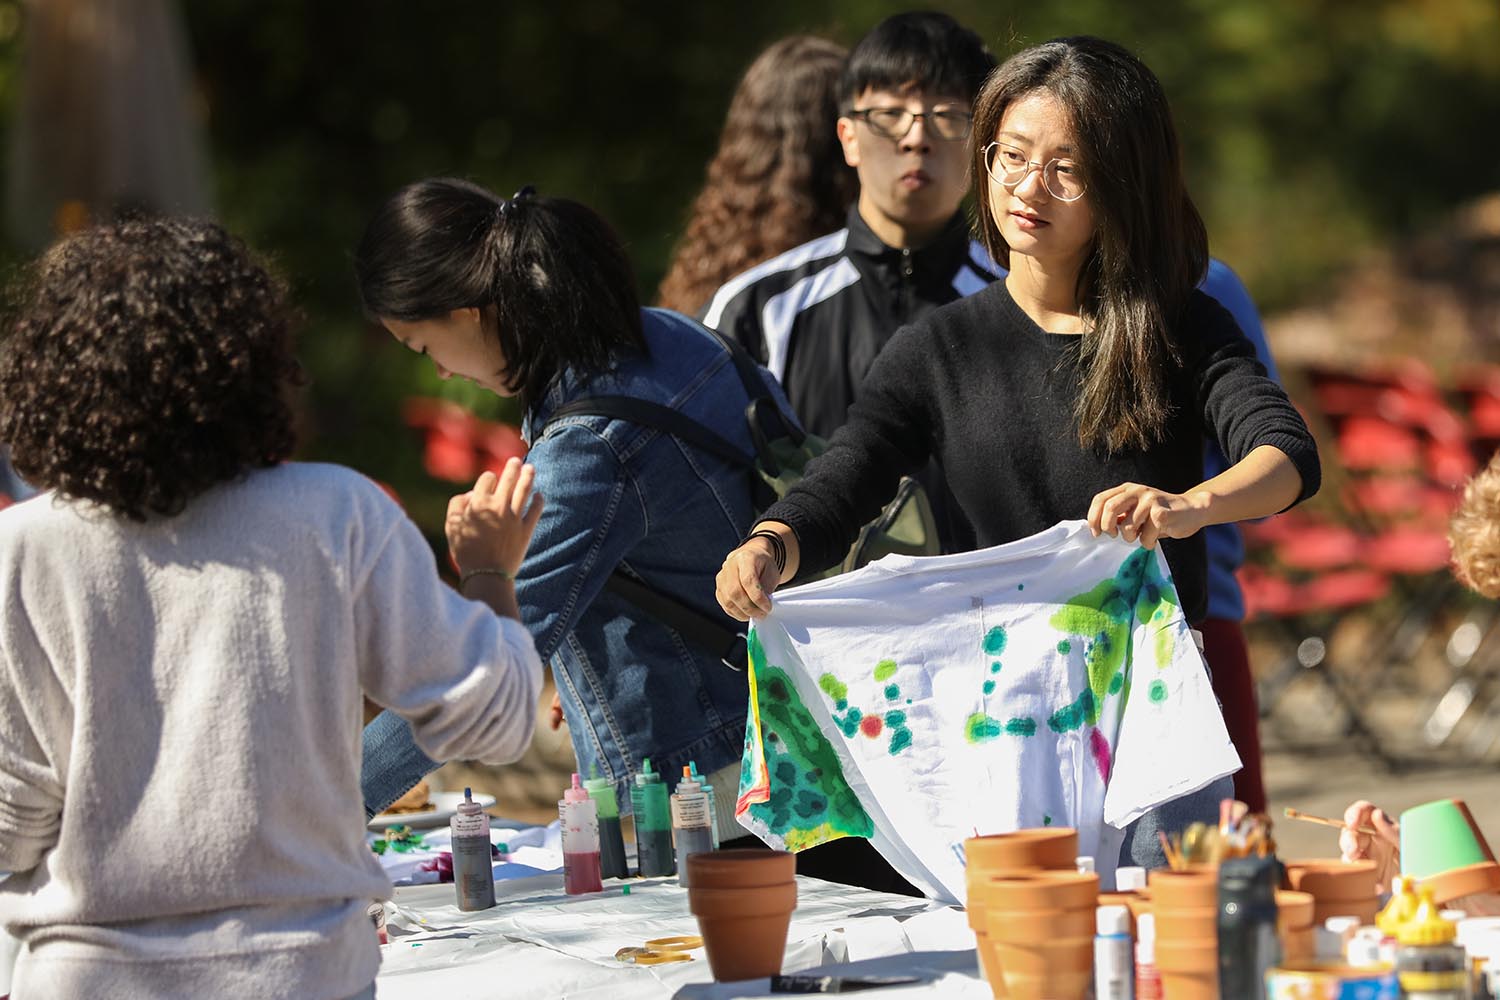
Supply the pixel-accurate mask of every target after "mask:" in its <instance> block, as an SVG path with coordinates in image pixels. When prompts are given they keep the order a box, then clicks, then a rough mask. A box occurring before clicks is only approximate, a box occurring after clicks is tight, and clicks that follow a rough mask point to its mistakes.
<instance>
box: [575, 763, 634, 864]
mask: <svg viewBox="0 0 1500 1000" xmlns="http://www.w3.org/2000/svg"><path fill="white" fill-rule="evenodd" d="M583 787H584V788H585V789H587V790H588V793H589V798H591V799H593V800H594V809H595V811H596V812H597V813H598V817H599V873H600V874H601V875H602V876H604V877H605V878H629V877H630V866H629V865H627V864H626V862H625V837H624V835H623V834H621V832H620V804H619V802H618V801H616V799H615V786H614V784H613V783H612V782H610V780H609V779H608V778H601V777H599V773H598V766H597V765H596V766H595V768H594V776H593V777H592V778H590V779H589V780H587V781H585V782H584V783H583Z"/></svg>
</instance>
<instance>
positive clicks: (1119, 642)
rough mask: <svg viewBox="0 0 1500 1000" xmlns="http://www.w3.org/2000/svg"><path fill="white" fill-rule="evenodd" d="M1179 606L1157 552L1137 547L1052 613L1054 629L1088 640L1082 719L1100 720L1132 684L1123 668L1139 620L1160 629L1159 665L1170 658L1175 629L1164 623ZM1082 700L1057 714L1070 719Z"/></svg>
mask: <svg viewBox="0 0 1500 1000" xmlns="http://www.w3.org/2000/svg"><path fill="white" fill-rule="evenodd" d="M1177 607H1179V602H1178V598H1177V589H1176V588H1175V587H1173V586H1172V582H1171V581H1170V580H1168V579H1167V578H1166V577H1165V576H1163V575H1162V573H1161V570H1160V569H1159V568H1158V565H1157V561H1156V553H1155V552H1154V551H1151V550H1148V549H1137V550H1136V551H1135V552H1132V553H1131V554H1130V556H1129V557H1128V558H1126V560H1125V561H1124V562H1123V563H1121V564H1120V568H1119V570H1117V571H1116V572H1115V575H1114V576H1113V577H1112V578H1111V579H1108V580H1101V581H1100V582H1099V583H1098V584H1097V585H1095V586H1094V587H1093V588H1092V589H1090V590H1088V591H1087V592H1085V593H1082V594H1077V595H1075V596H1073V597H1070V598H1068V599H1067V601H1065V602H1064V604H1063V606H1062V607H1061V608H1059V609H1058V611H1057V613H1056V614H1054V615H1053V616H1052V618H1051V621H1050V624H1051V625H1052V627H1053V628H1055V629H1058V630H1059V631H1061V632H1065V633H1067V634H1069V635H1074V636H1082V637H1083V638H1084V639H1085V642H1086V646H1085V652H1084V665H1085V668H1086V669H1087V670H1088V675H1089V690H1090V693H1091V697H1090V698H1089V699H1088V702H1087V711H1086V713H1085V717H1084V718H1083V719H1082V720H1080V722H1079V724H1081V723H1082V722H1088V723H1090V724H1092V723H1095V722H1097V721H1098V719H1099V711H1100V709H1101V708H1102V706H1103V704H1104V699H1105V698H1106V697H1107V696H1108V695H1110V694H1113V693H1116V692H1119V691H1121V690H1123V689H1125V685H1126V684H1128V678H1126V677H1125V673H1126V666H1127V663H1128V661H1129V658H1130V629H1131V626H1132V625H1133V624H1134V622H1135V621H1138V622H1140V623H1141V624H1142V625H1148V624H1149V625H1153V626H1156V627H1158V628H1160V629H1161V631H1160V632H1158V634H1157V637H1156V645H1155V650H1156V659H1157V666H1158V667H1162V666H1166V665H1167V663H1169V662H1171V653H1172V649H1173V641H1174V633H1173V632H1172V631H1170V630H1168V629H1166V628H1165V626H1166V624H1167V622H1169V621H1170V620H1171V619H1172V617H1173V615H1174V609H1176V608H1177ZM1059 649H1061V644H1059ZM1083 702H1084V699H1083V698H1082V696H1081V695H1080V697H1079V700H1078V701H1075V702H1074V704H1073V705H1072V706H1069V708H1066V709H1061V710H1059V711H1058V712H1057V713H1056V714H1055V715H1054V716H1053V719H1056V720H1058V721H1059V722H1070V721H1072V717H1071V716H1069V715H1068V714H1067V713H1068V712H1069V711H1070V710H1072V709H1076V708H1077V707H1078V706H1079V705H1080V704H1083ZM1053 728H1057V727H1056V726H1054V727H1053ZM1073 728H1076V726H1074V727H1073ZM1059 731H1061V730H1059Z"/></svg>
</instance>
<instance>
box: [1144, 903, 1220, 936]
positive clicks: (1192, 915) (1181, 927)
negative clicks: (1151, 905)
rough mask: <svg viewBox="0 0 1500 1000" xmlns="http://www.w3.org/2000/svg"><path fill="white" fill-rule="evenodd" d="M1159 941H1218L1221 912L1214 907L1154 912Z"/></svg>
mask: <svg viewBox="0 0 1500 1000" xmlns="http://www.w3.org/2000/svg"><path fill="white" fill-rule="evenodd" d="M1153 912H1154V913H1155V914H1156V939H1157V940H1158V941H1210V942H1213V941H1218V939H1219V911H1218V910H1217V909H1216V908H1214V907H1203V908H1201V909H1192V910H1162V909H1157V910H1155V911H1153Z"/></svg>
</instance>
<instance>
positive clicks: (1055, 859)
mask: <svg viewBox="0 0 1500 1000" xmlns="http://www.w3.org/2000/svg"><path fill="white" fill-rule="evenodd" d="M964 858H965V864H966V865H967V867H968V869H969V871H971V872H972V871H982V870H985V869H991V868H1050V869H1060V870H1067V871H1072V870H1073V866H1074V864H1075V863H1076V861H1077V859H1078V831H1077V830H1072V829H1069V828H1067V827H1042V828H1038V829H1031V830H1017V831H1015V832H1014V833H996V834H991V835H990V836H987V837H970V838H969V839H968V840H965V841H964Z"/></svg>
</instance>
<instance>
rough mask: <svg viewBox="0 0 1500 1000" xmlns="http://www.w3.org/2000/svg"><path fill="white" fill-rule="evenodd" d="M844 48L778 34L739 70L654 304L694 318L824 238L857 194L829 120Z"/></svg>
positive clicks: (854, 179) (840, 222)
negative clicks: (748, 276) (773, 261)
mask: <svg viewBox="0 0 1500 1000" xmlns="http://www.w3.org/2000/svg"><path fill="white" fill-rule="evenodd" d="M843 66H844V50H843V48H841V47H840V46H838V45H836V44H834V43H833V42H830V41H827V40H826V39H822V38H815V37H813V36H811V35H792V36H791V37H789V38H783V39H781V40H780V41H778V42H776V43H775V44H773V45H772V46H771V47H770V48H768V49H766V50H765V51H764V52H762V53H761V54H760V55H759V56H758V57H756V60H755V62H753V63H751V64H750V68H749V69H748V70H746V71H745V76H744V78H743V79H742V80H740V85H739V87H738V88H737V89H736V90H735V92H734V98H733V99H732V100H731V101H730V102H729V114H728V116H727V117H726V118H725V119H724V131H723V132H722V133H721V135H720V138H719V151H718V152H717V153H715V154H714V158H713V160H712V161H711V162H710V163H709V165H708V178H707V180H706V181H705V182H704V185H703V190H702V191H701V192H700V193H699V195H698V197H697V199H696V200H695V201H694V202H693V210H692V216H691V218H689V220H688V224H687V229H686V230H685V231H684V233H683V236H682V242H681V243H679V244H678V245H677V249H676V251H675V252H674V253H673V255H672V263H671V266H670V267H669V268H668V269H667V276H666V278H664V279H663V280H662V283H661V289H660V290H659V291H658V292H657V299H658V301H659V302H660V303H661V305H663V306H665V307H667V308H668V309H676V310H677V311H678V312H685V313H693V312H696V311H697V310H698V309H699V308H700V307H701V306H702V305H703V303H705V302H707V301H708V300H709V299H710V298H711V297H712V296H713V294H714V292H716V291H718V288H719V286H720V285H722V284H723V283H724V282H726V281H728V280H729V279H730V278H732V277H734V276H735V275H736V274H739V273H740V272H741V271H744V270H747V269H749V268H751V267H753V266H754V265H756V264H759V263H760V262H761V261H763V260H768V259H770V258H771V257H775V256H776V255H777V254H779V253H782V252H783V251H786V250H790V249H792V248H793V247H796V246H800V245H802V244H803V243H806V242H807V241H808V240H811V239H814V238H816V237H819V236H822V235H824V234H825V233H831V232H833V231H834V230H835V229H838V228H839V227H840V226H842V225H843V224H844V213H845V212H846V211H847V210H848V208H849V206H850V205H852V204H853V203H854V199H855V198H856V197H858V195H859V178H858V176H857V175H856V174H855V172H854V168H853V167H851V166H849V165H848V164H846V163H845V162H844V151H843V148H842V147H841V146H840V145H839V141H838V131H837V129H836V128H835V122H836V121H837V120H838V116H839V106H838V98H837V91H838V82H839V73H840V72H842V70H843Z"/></svg>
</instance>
